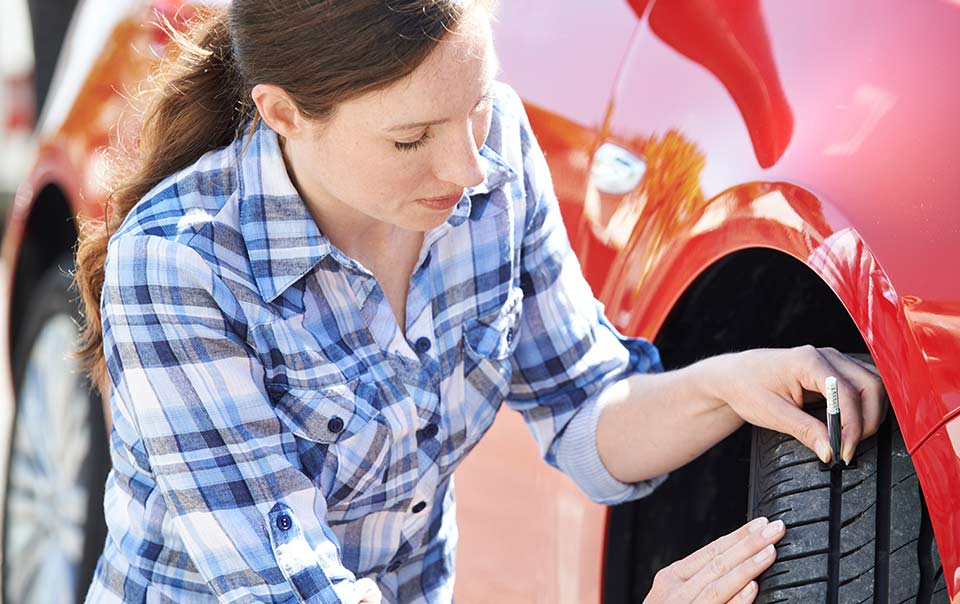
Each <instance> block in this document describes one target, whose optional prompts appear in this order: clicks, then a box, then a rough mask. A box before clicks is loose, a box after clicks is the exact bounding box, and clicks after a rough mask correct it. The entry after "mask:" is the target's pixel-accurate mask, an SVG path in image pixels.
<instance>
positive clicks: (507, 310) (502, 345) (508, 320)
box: [463, 287, 523, 360]
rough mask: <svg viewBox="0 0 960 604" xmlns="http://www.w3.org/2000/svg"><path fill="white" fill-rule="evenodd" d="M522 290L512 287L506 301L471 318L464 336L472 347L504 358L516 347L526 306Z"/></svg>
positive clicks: (480, 351) (487, 354) (485, 353)
mask: <svg viewBox="0 0 960 604" xmlns="http://www.w3.org/2000/svg"><path fill="white" fill-rule="evenodd" d="M522 301H523V290H522V289H520V288H519V287H517V288H514V289H512V290H511V292H510V295H509V296H508V297H507V302H506V303H505V304H504V305H503V306H502V307H501V308H499V309H497V311H496V312H494V313H490V314H488V315H486V316H483V317H478V318H476V319H473V320H471V321H468V322H467V323H466V324H465V325H464V328H463V329H464V338H465V339H466V342H467V344H468V345H469V347H470V348H471V349H472V350H473V351H474V352H476V353H477V354H479V355H480V356H483V357H486V358H488V359H497V360H502V359H505V358H507V357H509V356H510V355H511V354H513V351H514V350H515V349H516V343H517V335H518V334H517V331H518V330H519V329H520V313H521V311H522V310H523V304H521V302H522Z"/></svg>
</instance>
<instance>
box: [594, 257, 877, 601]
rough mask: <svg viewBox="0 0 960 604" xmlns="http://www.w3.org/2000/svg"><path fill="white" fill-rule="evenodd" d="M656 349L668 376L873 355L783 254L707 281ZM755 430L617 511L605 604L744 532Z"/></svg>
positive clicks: (719, 268) (639, 591)
mask: <svg viewBox="0 0 960 604" xmlns="http://www.w3.org/2000/svg"><path fill="white" fill-rule="evenodd" d="M655 343H656V345H657V346H658V348H659V349H660V353H661V356H662V358H663V364H664V367H665V369H674V368H677V367H682V366H685V365H689V364H690V363H692V362H695V361H697V360H699V359H702V358H706V357H709V356H713V355H715V354H721V353H724V352H731V351H736V350H746V349H750V348H758V347H789V346H798V345H802V344H813V345H815V346H832V347H834V348H837V349H839V350H842V351H844V352H860V353H865V352H867V349H866V345H865V344H864V342H863V339H862V337H861V336H860V333H859V331H858V330H857V327H856V325H855V324H854V323H853V320H852V319H851V318H850V315H849V314H848V313H847V311H846V310H845V309H844V307H843V305H842V304H841V303H840V300H839V299H838V298H837V297H836V295H835V294H834V293H833V291H832V290H830V288H829V287H828V286H827V285H826V284H825V283H824V282H823V280H822V279H821V278H820V277H819V276H818V275H817V274H816V273H814V272H813V271H812V270H810V268H808V267H807V266H806V265H804V264H803V263H802V262H800V261H799V260H797V259H795V258H792V257H790V256H788V255H786V254H783V253H781V252H778V251H775V250H770V249H764V248H751V249H746V250H742V251H738V252H735V253H733V254H730V255H728V256H726V257H724V258H722V259H721V260H719V261H718V262H716V263H715V264H713V265H712V266H711V267H710V268H708V269H707V270H706V271H705V272H703V273H702V274H701V275H700V276H699V277H698V278H697V279H696V280H695V281H694V282H693V283H692V284H691V286H690V287H689V288H688V289H687V290H686V291H685V292H684V294H683V295H682V296H681V298H680V299H679V300H678V301H677V303H676V305H674V307H673V309H672V310H671V312H670V314H669V316H668V317H667V320H666V321H665V323H664V325H663V328H662V329H661V330H660V333H659V334H658V336H657V338H656V339H655ZM749 466H750V428H749V427H747V426H745V427H743V428H741V429H740V430H738V431H737V432H735V433H734V434H732V435H731V436H730V437H729V438H727V439H725V440H724V441H722V442H721V443H719V444H718V445H716V446H715V447H713V448H712V449H710V450H709V451H707V452H706V453H704V454H703V455H701V456H700V457H699V458H697V459H696V460H694V461H693V462H691V463H690V464H688V465H687V466H685V467H683V468H681V469H679V470H677V471H675V472H673V473H672V475H671V477H670V480H668V481H667V482H666V483H664V484H663V485H662V486H661V487H660V488H659V489H657V491H655V492H654V493H653V494H652V495H650V496H649V497H647V498H644V499H641V500H639V501H635V502H629V503H625V504H622V505H619V506H615V507H612V508H611V509H610V516H609V523H608V526H607V540H606V555H605V560H606V562H605V567H604V599H603V601H604V602H605V604H620V603H622V602H639V601H642V600H643V599H644V597H645V596H646V594H647V593H648V592H649V590H650V585H651V583H652V581H653V576H654V575H655V574H656V572H657V571H658V570H659V569H661V568H663V567H664V566H667V565H668V564H670V563H671V562H674V561H676V560H678V559H680V558H682V557H684V556H686V555H687V554H689V553H691V552H693V551H694V550H696V549H698V548H699V547H701V546H703V545H704V544H706V543H708V542H710V541H712V540H713V539H715V538H716V537H719V536H720V535H722V534H725V533H727V532H729V531H732V530H733V529H735V528H736V527H738V526H740V525H741V524H743V522H744V521H745V519H746V515H747V493H748V481H749Z"/></svg>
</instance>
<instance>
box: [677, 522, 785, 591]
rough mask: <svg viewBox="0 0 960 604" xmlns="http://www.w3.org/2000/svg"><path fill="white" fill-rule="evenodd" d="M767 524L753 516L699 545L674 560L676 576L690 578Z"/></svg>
mask: <svg viewBox="0 0 960 604" xmlns="http://www.w3.org/2000/svg"><path fill="white" fill-rule="evenodd" d="M767 524H768V521H767V519H766V518H763V517H760V518H754V519H753V520H751V521H750V522H748V523H746V524H744V525H743V526H741V527H740V528H738V529H737V530H735V531H733V532H732V533H727V534H726V535H724V536H722V537H720V538H719V539H717V540H715V541H713V542H711V543H708V544H707V545H705V546H703V547H701V548H700V549H698V550H697V551H695V552H693V553H692V554H690V555H689V556H687V557H686V558H683V559H681V560H678V561H676V562H674V563H673V565H672V566H673V570H674V571H675V572H676V574H677V578H679V579H681V580H683V581H687V580H690V579H692V578H693V577H694V576H696V574H697V573H699V572H700V571H701V570H703V569H704V568H705V567H706V566H707V565H708V564H710V562H711V561H713V560H714V559H715V558H716V557H717V556H719V555H721V554H722V553H723V552H725V551H727V550H728V549H730V548H731V547H733V546H734V545H735V544H737V543H739V542H740V541H742V540H744V539H746V538H747V537H749V536H750V535H751V534H756V533H759V532H762V531H763V529H764V527H766V526H767Z"/></svg>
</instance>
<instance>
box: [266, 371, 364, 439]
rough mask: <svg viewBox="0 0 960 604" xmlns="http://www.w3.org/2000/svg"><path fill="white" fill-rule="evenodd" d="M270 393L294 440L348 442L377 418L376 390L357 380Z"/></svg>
mask: <svg viewBox="0 0 960 604" xmlns="http://www.w3.org/2000/svg"><path fill="white" fill-rule="evenodd" d="M270 390H271V394H272V395H273V400H274V403H275V405H274V409H275V411H276V413H277V416H278V417H279V418H280V421H282V422H283V423H284V424H285V425H286V426H287V428H288V429H289V430H290V431H291V432H293V433H294V434H296V435H297V436H300V437H301V438H306V439H308V440H313V441H316V442H320V443H328V444H331V443H335V442H338V441H341V440H345V439H347V438H350V437H351V436H353V435H354V434H356V433H357V432H359V431H360V430H361V429H362V428H363V426H365V425H367V423H368V422H370V421H371V420H372V419H374V418H375V417H376V416H377V415H379V411H378V409H377V404H376V403H377V396H378V394H377V389H376V387H374V386H371V385H369V384H365V383H362V382H361V381H360V380H359V379H357V380H351V381H349V382H347V383H345V384H336V385H332V386H324V387H323V388H319V389H308V388H287V387H273V388H271V389H270Z"/></svg>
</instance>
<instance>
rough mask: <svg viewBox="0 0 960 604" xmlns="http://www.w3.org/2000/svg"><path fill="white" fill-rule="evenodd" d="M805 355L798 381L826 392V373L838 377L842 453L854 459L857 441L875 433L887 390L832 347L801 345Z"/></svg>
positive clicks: (881, 417) (810, 387)
mask: <svg viewBox="0 0 960 604" xmlns="http://www.w3.org/2000/svg"><path fill="white" fill-rule="evenodd" d="M798 350H799V352H800V354H802V355H803V356H804V357H805V361H806V362H805V363H804V364H803V365H802V366H803V367H804V368H805V369H804V371H802V373H801V383H802V386H803V387H804V388H806V389H813V390H817V391H819V392H821V393H822V394H823V395H824V396H826V392H825V390H826V386H825V384H826V379H827V376H831V375H832V376H834V377H836V378H837V389H838V391H839V398H840V420H841V423H842V430H841V443H842V444H841V457H843V460H844V462H845V463H850V461H852V460H853V454H854V451H855V450H856V447H857V444H858V443H859V442H860V441H861V440H862V439H863V438H867V437H869V436H871V435H873V434H875V433H876V431H877V430H878V429H879V427H880V422H882V421H883V417H884V414H885V409H886V394H885V391H884V388H883V382H882V381H880V378H879V376H877V375H876V374H874V373H873V372H872V371H870V370H868V369H867V368H866V367H864V366H863V365H862V364H861V363H859V362H858V361H856V360H854V359H852V358H850V357H848V356H846V355H844V354H842V353H840V352H839V351H837V350H835V349H833V348H812V347H803V348H800V349H798Z"/></svg>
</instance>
